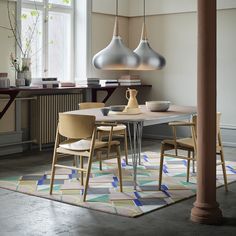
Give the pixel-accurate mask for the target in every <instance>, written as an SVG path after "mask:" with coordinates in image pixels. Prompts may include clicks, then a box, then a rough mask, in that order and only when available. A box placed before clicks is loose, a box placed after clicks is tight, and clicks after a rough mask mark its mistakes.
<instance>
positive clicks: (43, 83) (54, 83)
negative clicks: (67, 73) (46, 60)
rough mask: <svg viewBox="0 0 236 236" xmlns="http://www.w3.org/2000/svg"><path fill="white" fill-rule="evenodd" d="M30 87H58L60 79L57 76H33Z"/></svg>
mask: <svg viewBox="0 0 236 236" xmlns="http://www.w3.org/2000/svg"><path fill="white" fill-rule="evenodd" d="M30 87H39V88H58V87H59V81H58V80H57V78H52V77H50V78H33V79H32V82H31V84H30Z"/></svg>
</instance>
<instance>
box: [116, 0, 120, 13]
mask: <svg viewBox="0 0 236 236" xmlns="http://www.w3.org/2000/svg"><path fill="white" fill-rule="evenodd" d="M118 7H119V6H118V0H116V16H118Z"/></svg>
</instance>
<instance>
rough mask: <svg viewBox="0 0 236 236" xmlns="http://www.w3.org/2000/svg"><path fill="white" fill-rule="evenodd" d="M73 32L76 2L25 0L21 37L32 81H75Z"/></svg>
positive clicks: (23, 0) (70, 0)
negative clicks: (29, 63) (37, 78)
mask: <svg viewBox="0 0 236 236" xmlns="http://www.w3.org/2000/svg"><path fill="white" fill-rule="evenodd" d="M73 29H74V0H22V4H21V37H22V42H23V47H24V49H27V50H28V51H27V50H26V51H27V53H28V56H29V57H30V58H31V63H32V64H31V72H32V77H33V78H34V77H57V78H58V80H60V81H72V80H74V70H73V64H74V60H73V57H74V56H73V51H72V50H73V48H74V46H73V45H74V30H73ZM32 35H33V36H32Z"/></svg>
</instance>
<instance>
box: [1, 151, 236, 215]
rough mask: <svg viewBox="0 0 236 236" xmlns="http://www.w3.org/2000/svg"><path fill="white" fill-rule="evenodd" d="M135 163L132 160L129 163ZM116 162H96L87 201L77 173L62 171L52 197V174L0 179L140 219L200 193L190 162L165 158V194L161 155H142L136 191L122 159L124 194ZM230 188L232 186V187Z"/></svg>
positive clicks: (233, 169)
mask: <svg viewBox="0 0 236 236" xmlns="http://www.w3.org/2000/svg"><path fill="white" fill-rule="evenodd" d="M129 163H131V160H129ZM226 166H227V177H228V183H231V182H234V181H236V162H232V161H231V162H229V161H228V162H226ZM116 167H117V164H116V160H108V161H104V162H103V170H102V171H100V170H99V166H98V163H93V165H92V173H91V177H90V181H89V189H88V194H87V201H86V202H82V200H81V199H82V192H83V187H82V186H81V185H80V183H79V181H78V180H77V173H76V172H75V171H71V170H68V169H67V170H66V169H58V170H57V172H56V175H55V181H54V190H53V195H49V183H50V171H45V170H44V171H42V172H41V173H35V174H31V175H25V176H12V177H9V178H1V179H0V187H1V188H5V189H8V190H13V191H17V192H21V193H26V194H29V195H33V196H38V197H43V198H47V199H51V200H55V201H59V202H63V203H67V204H72V205H76V206H80V207H86V208H89V209H93V210H98V211H102V212H106V213H111V214H116V215H121V216H127V217H137V216H140V215H143V214H145V213H148V212H151V211H154V210H156V209H160V208H162V207H165V206H168V205H170V204H173V203H176V202H178V201H181V200H184V199H187V198H189V197H192V196H194V195H195V193H196V175H195V174H194V173H191V178H190V181H189V182H186V161H184V160H177V159H173V158H171V157H170V158H165V159H164V168H163V181H162V191H158V175H159V153H156V152H145V153H142V165H139V166H138V172H137V173H138V174H137V184H138V185H137V190H136V191H134V189H133V176H132V174H133V169H132V166H131V165H126V164H125V161H124V160H122V176H123V193H120V192H119V181H118V178H117V174H118V172H117V168H116ZM222 185H223V175H222V169H221V166H218V167H217V187H219V186H222ZM229 188H230V186H229Z"/></svg>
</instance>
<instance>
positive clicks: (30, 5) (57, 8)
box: [17, 0, 76, 82]
mask: <svg viewBox="0 0 236 236" xmlns="http://www.w3.org/2000/svg"><path fill="white" fill-rule="evenodd" d="M75 2H76V0H71V5H70V6H67V5H60V4H52V3H49V0H42V2H37V1H36V2H34V1H30V0H19V1H17V22H18V27H19V29H21V12H22V8H27V9H34V6H35V4H36V5H37V8H38V10H41V11H42V16H43V22H44V23H43V25H42V31H43V32H42V37H43V38H42V40H43V49H42V50H43V54H42V58H43V61H42V66H43V71H42V74H43V77H47V76H48V68H49V66H48V65H49V61H48V52H49V50H48V49H49V45H48V43H45V42H48V41H49V38H48V37H49V35H48V24H49V23H48V19H47V16H48V15H49V12H61V13H66V14H70V16H71V42H70V44H71V49H70V51H71V52H70V54H71V58H70V60H71V65H70V71H71V76H70V78H69V79H68V80H65V81H73V82H74V81H75V53H74V51H75V50H74V49H75ZM48 4H50V5H51V8H50V9H48V8H44V6H45V5H46V6H48ZM17 55H18V57H20V56H21V55H20V52H19V50H17Z"/></svg>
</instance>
